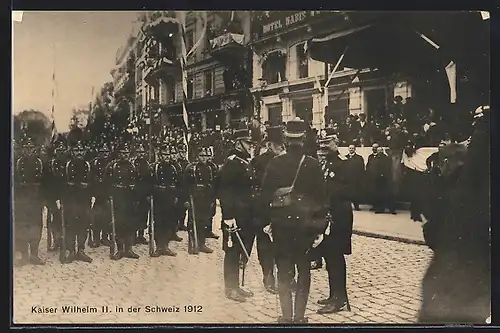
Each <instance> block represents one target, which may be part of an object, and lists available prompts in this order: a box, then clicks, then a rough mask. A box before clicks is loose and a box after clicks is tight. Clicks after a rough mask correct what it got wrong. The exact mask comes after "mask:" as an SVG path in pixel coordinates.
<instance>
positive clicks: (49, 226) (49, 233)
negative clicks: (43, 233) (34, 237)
mask: <svg viewBox="0 0 500 333" xmlns="http://www.w3.org/2000/svg"><path fill="white" fill-rule="evenodd" d="M46 208H47V214H46V215H45V223H46V225H47V252H49V251H50V249H51V248H52V219H51V217H52V212H51V211H50V209H49V207H46ZM42 218H43V214H42Z"/></svg>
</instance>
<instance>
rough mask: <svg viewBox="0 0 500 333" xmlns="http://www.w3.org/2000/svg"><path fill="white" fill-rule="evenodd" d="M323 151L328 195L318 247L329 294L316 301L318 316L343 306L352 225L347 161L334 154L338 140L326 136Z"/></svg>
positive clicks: (339, 309) (337, 310)
mask: <svg viewBox="0 0 500 333" xmlns="http://www.w3.org/2000/svg"><path fill="white" fill-rule="evenodd" d="M320 144H321V146H322V149H323V150H325V151H326V157H325V160H324V161H323V163H322V170H323V174H324V177H325V180H326V191H327V196H328V215H327V218H328V222H329V223H330V226H329V228H328V230H329V232H328V233H325V235H324V240H323V242H322V243H321V244H320V246H319V250H320V252H321V255H322V256H323V257H324V258H325V261H326V269H327V271H328V284H329V289H330V294H329V296H328V298H326V299H322V300H319V301H318V304H320V305H324V307H322V308H321V309H319V310H318V313H319V314H329V313H335V312H339V311H341V310H342V309H344V307H345V306H346V305H347V289H346V276H347V273H346V263H345V258H344V255H349V254H351V251H352V246H351V237H352V225H353V213H352V202H351V195H350V191H349V190H350V185H351V184H350V182H349V178H348V172H349V170H348V167H349V164H348V161H347V159H345V158H344V157H343V156H342V155H340V153H339V151H338V140H337V139H335V138H332V137H326V138H324V139H323V140H321V141H320Z"/></svg>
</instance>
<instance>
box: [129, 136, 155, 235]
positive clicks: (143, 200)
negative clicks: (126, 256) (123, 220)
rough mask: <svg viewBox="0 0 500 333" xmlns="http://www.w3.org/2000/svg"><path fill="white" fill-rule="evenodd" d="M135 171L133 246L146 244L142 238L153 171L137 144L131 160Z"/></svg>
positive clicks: (141, 146)
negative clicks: (135, 229)
mask: <svg viewBox="0 0 500 333" xmlns="http://www.w3.org/2000/svg"><path fill="white" fill-rule="evenodd" d="M132 162H133V164H134V167H135V169H136V170H137V181H136V187H135V193H136V200H135V202H134V204H135V209H136V214H135V219H136V223H137V232H136V237H135V244H148V241H147V240H146V238H145V237H144V232H145V229H146V228H147V225H146V224H147V219H148V212H149V205H150V204H149V199H148V198H149V195H150V194H151V189H152V188H151V186H152V176H153V170H152V167H151V164H150V161H149V160H148V157H147V156H146V150H145V149H144V145H143V144H142V143H141V142H139V143H138V144H137V146H136V149H135V157H134V159H133V160H132Z"/></svg>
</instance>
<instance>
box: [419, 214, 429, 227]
mask: <svg viewBox="0 0 500 333" xmlns="http://www.w3.org/2000/svg"><path fill="white" fill-rule="evenodd" d="M420 218H421V219H422V226H423V225H424V224H426V223H427V222H429V220H428V219H427V218H426V217H425V216H424V214H420Z"/></svg>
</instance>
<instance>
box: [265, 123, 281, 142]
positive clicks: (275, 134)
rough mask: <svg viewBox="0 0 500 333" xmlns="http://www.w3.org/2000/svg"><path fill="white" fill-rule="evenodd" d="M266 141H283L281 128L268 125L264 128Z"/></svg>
mask: <svg viewBox="0 0 500 333" xmlns="http://www.w3.org/2000/svg"><path fill="white" fill-rule="evenodd" d="M266 132H267V141H269V142H272V143H277V144H282V143H283V130H282V129H281V126H270V127H268V128H267V129H266Z"/></svg>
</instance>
